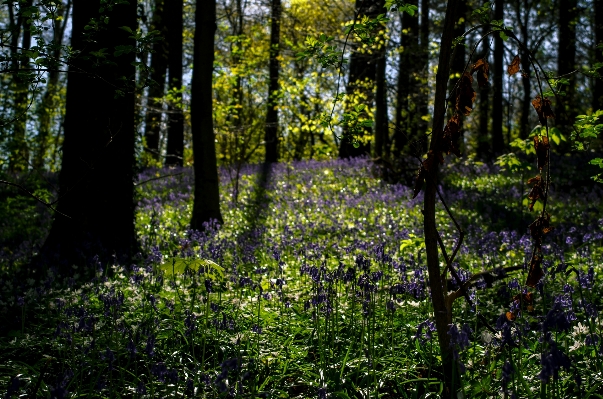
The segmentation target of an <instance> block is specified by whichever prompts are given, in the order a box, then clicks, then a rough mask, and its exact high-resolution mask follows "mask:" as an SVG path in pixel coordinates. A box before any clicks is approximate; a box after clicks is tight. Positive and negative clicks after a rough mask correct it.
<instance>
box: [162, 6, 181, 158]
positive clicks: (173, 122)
mask: <svg viewBox="0 0 603 399" xmlns="http://www.w3.org/2000/svg"><path fill="white" fill-rule="evenodd" d="M169 4H170V6H169V7H168V8H167V10H166V11H167V21H166V25H167V31H168V32H167V40H168V48H169V60H168V64H169V65H168V66H169V69H168V70H169V76H168V88H170V89H176V90H177V92H178V94H177V95H176V96H175V97H176V99H175V101H174V102H173V103H172V102H170V103H168V131H167V150H166V152H167V157H166V158H165V164H166V165H168V166H182V165H183V164H184V159H183V157H184V115H183V114H182V94H181V91H180V89H181V88H182V51H183V50H182V46H183V39H182V33H183V28H184V17H183V12H184V2H183V0H171V1H170V3H169Z"/></svg>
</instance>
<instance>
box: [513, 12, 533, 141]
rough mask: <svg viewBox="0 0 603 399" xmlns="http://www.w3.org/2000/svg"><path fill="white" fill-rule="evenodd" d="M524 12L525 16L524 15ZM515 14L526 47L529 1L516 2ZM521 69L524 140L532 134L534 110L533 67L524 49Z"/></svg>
mask: <svg viewBox="0 0 603 399" xmlns="http://www.w3.org/2000/svg"><path fill="white" fill-rule="evenodd" d="M522 10H523V15H522ZM515 14H516V18H517V21H518V23H519V30H520V32H521V40H522V42H523V43H525V44H526V45H527V44H528V43H529V35H528V22H529V8H528V2H527V0H523V5H522V3H521V2H520V0H517V1H516V2H515ZM519 54H520V58H521V67H522V68H523V71H522V74H521V83H522V89H523V99H522V101H521V116H520V120H519V137H520V138H521V139H523V140H525V139H527V138H528V135H529V134H530V130H531V126H530V110H531V108H532V94H531V90H532V84H531V82H530V75H531V69H530V68H531V66H530V61H529V60H530V55H529V53H528V52H527V51H526V50H525V49H523V48H522V50H521V51H520V53H519Z"/></svg>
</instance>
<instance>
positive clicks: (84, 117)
mask: <svg viewBox="0 0 603 399" xmlns="http://www.w3.org/2000/svg"><path fill="white" fill-rule="evenodd" d="M99 8H100V1H99V0H74V2H73V18H72V40H71V46H72V48H73V49H74V50H76V51H82V52H83V53H82V54H81V55H80V56H79V57H77V58H75V59H74V60H73V61H72V64H71V65H70V67H69V69H70V70H75V71H78V72H79V71H82V70H83V71H86V72H91V73H92V74H96V75H98V76H99V77H100V79H99V78H96V76H92V75H89V74H85V73H73V74H69V77H68V82H67V99H66V116H65V127H64V131H65V136H64V141H63V157H62V169H61V172H60V175H59V197H60V200H59V203H58V211H59V212H61V213H62V214H65V215H67V216H68V217H69V218H67V217H64V216H61V215H60V214H56V215H55V219H54V222H53V224H52V227H51V230H50V234H49V236H48V238H47V240H46V243H45V244H44V248H43V250H42V254H43V256H44V257H45V258H46V260H47V261H48V260H52V261H53V263H52V264H53V265H57V264H58V265H60V266H61V269H62V270H63V271H64V272H66V273H72V272H73V270H72V269H71V265H73V264H75V265H79V266H83V265H84V262H85V261H86V260H87V259H89V258H90V257H91V256H93V255H99V256H101V258H105V259H107V258H108V257H109V256H111V255H115V256H117V258H118V260H123V258H126V259H127V258H129V257H130V255H131V254H132V252H133V250H135V248H136V241H135V231H134V205H135V204H134V178H135V176H134V164H135V157H134V147H135V124H134V115H135V98H134V87H133V86H134V85H133V84H131V85H129V86H128V87H124V86H123V82H124V81H126V82H133V79H134V78H135V68H134V66H133V65H132V63H133V62H134V61H135V55H134V53H133V52H130V53H128V54H123V55H121V56H118V57H113V56H112V51H109V52H108V54H109V55H108V58H109V61H111V64H106V63H102V64H100V65H98V66H95V62H96V60H95V57H94V56H91V57H89V58H87V57H84V56H89V55H90V54H91V52H93V51H99V50H100V49H114V48H115V47H116V46H119V45H122V46H123V45H131V46H135V44H136V43H135V41H134V40H132V39H130V38H129V36H131V34H130V33H127V32H126V31H124V30H123V29H121V27H123V26H127V27H129V28H131V29H132V30H134V31H135V30H136V26H137V21H136V1H134V0H130V1H129V2H127V3H125V4H118V5H115V6H113V9H112V10H111V11H106V13H105V14H104V15H106V16H107V17H108V20H109V23H108V24H106V25H104V26H103V27H102V28H101V31H100V32H97V33H94V34H93V37H92V40H88V39H87V37H86V34H87V33H88V32H89V31H87V30H85V27H86V25H88V23H89V22H90V20H91V19H92V18H99V14H98V10H99ZM86 58H87V59H86ZM116 87H117V88H119V90H121V91H122V92H121V93H120V92H119V91H117V89H116ZM49 257H57V258H58V262H56V260H53V259H49Z"/></svg>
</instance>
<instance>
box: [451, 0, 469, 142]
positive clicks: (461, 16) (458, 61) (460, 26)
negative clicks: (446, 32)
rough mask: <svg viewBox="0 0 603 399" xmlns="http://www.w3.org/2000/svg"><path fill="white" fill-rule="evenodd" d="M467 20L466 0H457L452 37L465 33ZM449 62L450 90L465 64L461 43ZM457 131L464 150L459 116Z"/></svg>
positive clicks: (461, 120)
mask: <svg viewBox="0 0 603 399" xmlns="http://www.w3.org/2000/svg"><path fill="white" fill-rule="evenodd" d="M466 21H467V0H458V6H457V9H456V13H455V14H454V22H455V24H454V37H455V38H456V37H459V36H461V35H462V34H463V33H465V25H466ZM451 57H452V59H451V63H450V81H449V82H448V87H449V89H450V90H452V88H453V87H454V86H455V85H456V83H457V82H458V80H459V79H460V78H461V76H462V74H463V71H464V70H465V66H466V65H467V49H466V47H465V46H464V43H463V44H459V45H457V46H456V47H455V48H454V50H453V52H452V55H451ZM450 101H453V99H450ZM454 107H455V105H454V104H452V103H450V104H449V105H448V111H449V113H450V112H453V110H454ZM459 125H460V126H459V132H461V139H460V140H459V146H460V147H461V151H462V152H464V151H465V146H464V144H463V143H464V140H463V139H462V135H463V133H464V119H463V118H461V119H460V122H459Z"/></svg>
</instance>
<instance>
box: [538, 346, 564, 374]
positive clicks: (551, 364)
mask: <svg viewBox="0 0 603 399" xmlns="http://www.w3.org/2000/svg"><path fill="white" fill-rule="evenodd" d="M540 364H541V366H542V369H541V371H540V374H539V375H538V378H540V379H541V380H542V381H548V380H549V379H550V378H551V377H553V378H554V379H558V378H559V370H561V369H562V368H563V369H565V370H566V371H567V370H569V369H570V366H571V362H570V359H569V357H568V356H567V355H566V354H565V353H563V352H562V351H561V350H559V348H558V347H557V344H555V343H554V342H553V341H550V342H549V349H548V351H546V352H544V353H543V354H542V355H541V357H540Z"/></svg>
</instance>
